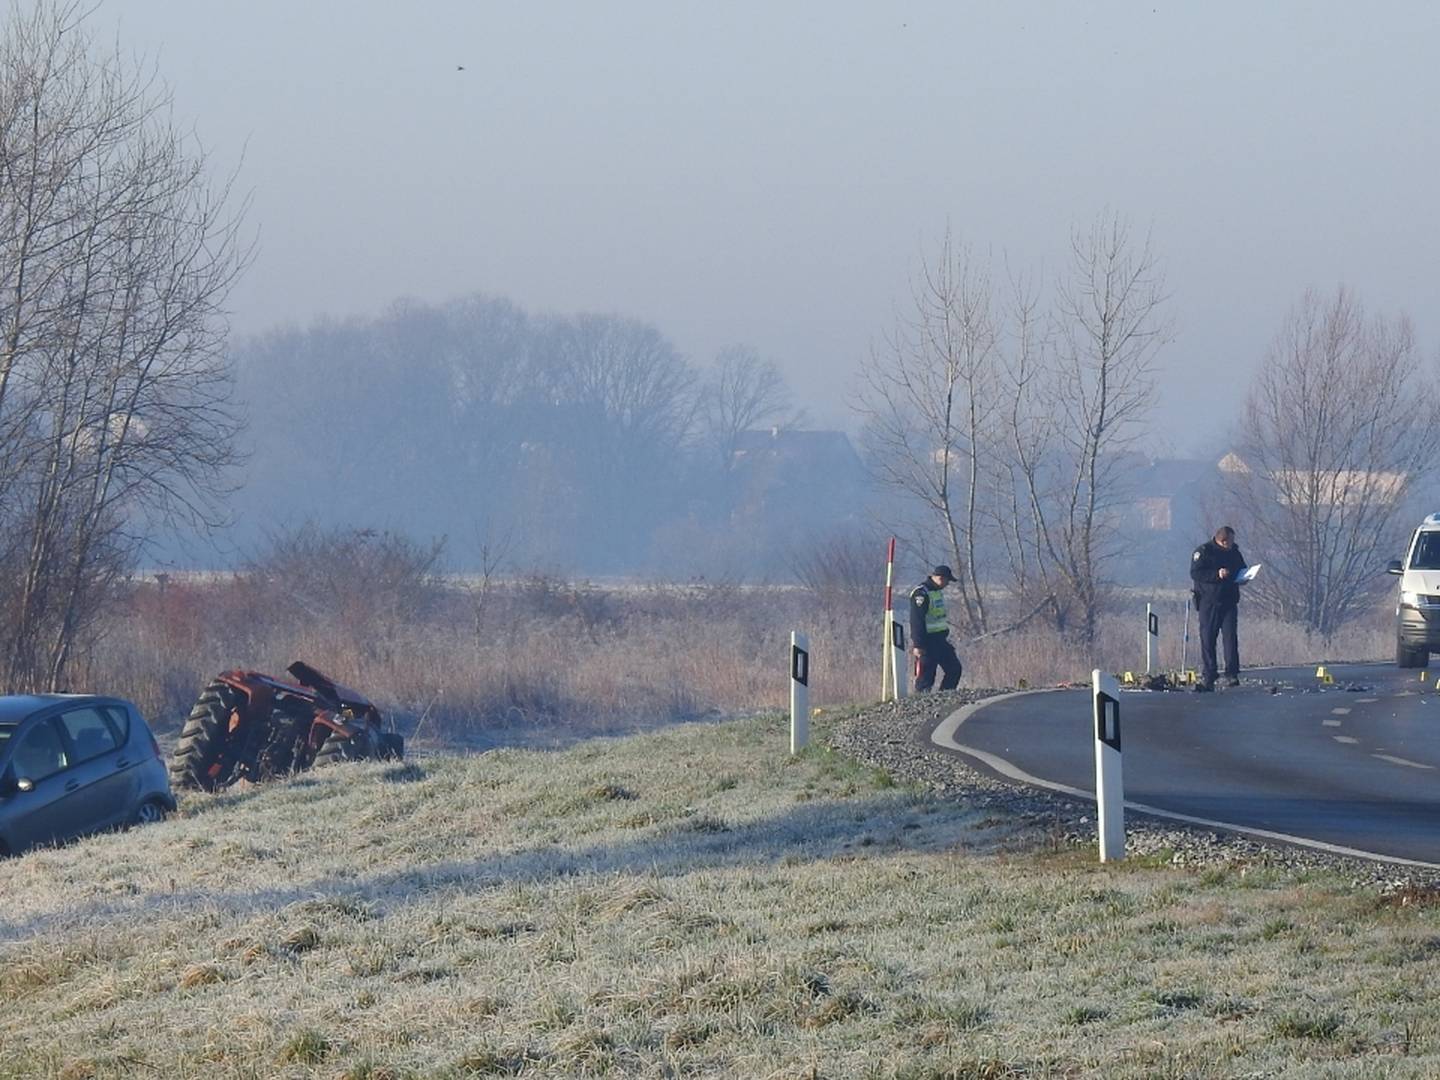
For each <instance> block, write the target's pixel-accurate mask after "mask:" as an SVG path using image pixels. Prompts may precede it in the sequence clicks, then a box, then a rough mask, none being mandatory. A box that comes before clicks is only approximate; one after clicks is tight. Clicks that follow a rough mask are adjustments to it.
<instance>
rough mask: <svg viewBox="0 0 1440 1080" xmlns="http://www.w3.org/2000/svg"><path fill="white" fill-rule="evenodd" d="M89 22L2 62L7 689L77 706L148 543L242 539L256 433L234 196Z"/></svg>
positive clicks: (147, 80) (35, 21)
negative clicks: (100, 641) (248, 445)
mask: <svg viewBox="0 0 1440 1080" xmlns="http://www.w3.org/2000/svg"><path fill="white" fill-rule="evenodd" d="M84 14H85V11H84V9H82V8H81V7H80V6H79V5H77V4H74V3H60V4H50V3H41V4H39V5H38V6H37V8H36V9H35V10H34V11H33V13H31V14H29V15H27V16H21V15H18V14H17V15H15V16H13V17H12V20H11V25H10V26H8V27H7V33H6V37H5V40H4V44H3V46H0V297H3V301H0V507H3V509H0V517H3V522H0V524H3V526H4V528H5V531H6V535H7V537H10V538H12V539H16V540H21V542H20V543H18V544H13V545H12V546H11V547H10V548H9V550H8V551H7V552H6V553H5V554H6V559H5V562H4V565H3V585H0V588H3V589H4V602H5V609H6V616H7V618H6V627H5V631H4V639H5V656H4V660H3V663H4V675H5V682H6V684H7V685H8V686H9V687H11V688H17V687H40V686H52V687H53V686H59V685H61V684H63V682H64V677H65V671H66V667H67V664H68V662H69V660H70V657H71V655H72V651H73V649H74V647H75V644H76V642H77V640H78V638H79V636H80V635H81V634H82V632H83V631H84V630H85V628H86V627H87V625H88V624H89V623H90V622H91V620H92V619H93V617H94V614H95V612H96V610H97V608H98V605H99V604H101V603H102V602H103V600H104V598H105V596H106V594H107V590H108V589H109V588H110V586H111V585H112V584H113V582H114V581H115V580H116V578H117V576H118V575H119V574H120V573H121V572H122V571H123V570H124V569H125V568H126V567H127V566H128V565H129V563H130V561H131V559H132V558H133V556H134V554H135V551H136V550H137V546H138V545H139V544H140V543H141V542H142V538H143V533H144V530H145V528H146V527H147V526H148V525H151V524H153V523H154V522H156V521H158V520H176V519H181V518H183V519H186V520H189V521H191V522H194V523H198V524H202V525H218V524H219V523H220V522H221V521H222V520H223V515H222V514H220V513H219V511H218V508H217V505H216V502H215V496H216V495H217V494H218V493H219V492H221V491H222V490H223V487H224V475H225V470H226V468H227V466H228V465H229V464H230V463H231V460H232V453H231V446H232V439H233V435H234V433H235V431H236V428H237V420H236V418H235V416H234V414H233V413H232V412H231V411H230V408H229V406H228V404H227V402H228V400H229V396H230V395H229V389H230V379H229V369H228V365H227V363H226V360H225V358H224V355H223V345H224V340H225V334H226V323H225V320H224V317H223V305H224V301H225V297H226V296H227V294H228V292H229V289H230V287H231V285H232V284H233V283H234V281H235V279H236V277H237V275H238V274H239V273H240V272H241V270H242V269H243V267H244V265H245V263H246V261H247V254H248V253H247V251H246V250H245V249H244V247H243V245H242V244H241V243H240V242H239V239H238V214H236V213H232V212H231V211H230V210H229V209H227V207H228V205H229V204H230V203H231V199H230V192H229V189H228V186H227V185H221V186H220V187H219V188H212V187H211V186H210V184H209V182H208V181H207V178H206V174H207V171H208V167H207V163H206V158H205V155H204V153H203V152H201V151H199V150H198V149H195V148H194V147H193V146H192V144H191V141H190V140H189V139H187V138H186V137H184V136H182V134H181V133H180V132H178V131H177V130H176V129H175V128H174V127H173V125H172V123H171V121H170V119H169V114H168V108H169V102H168V99H167V98H166V96H165V95H164V94H163V93H162V92H160V91H159V90H157V88H156V83H155V79H154V76H153V75H151V74H149V73H145V72H140V73H135V72H131V71H129V70H128V69H127V68H126V66H125V64H124V62H123V61H122V60H121V59H120V58H119V57H118V56H109V57H102V56H99V55H98V54H97V53H95V51H94V49H93V47H92V41H91V39H90V38H89V36H88V34H87V33H86V32H85V29H84V27H83V16H84Z"/></svg>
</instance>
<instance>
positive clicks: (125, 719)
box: [100, 705, 130, 746]
mask: <svg viewBox="0 0 1440 1080" xmlns="http://www.w3.org/2000/svg"><path fill="white" fill-rule="evenodd" d="M100 711H101V712H103V713H104V714H105V715H106V716H107V717H109V718H110V730H111V731H113V732H114V733H115V742H116V745H118V746H124V745H125V743H126V741H127V740H128V739H129V738H130V710H129V709H122V708H120V707H118V706H115V705H107V706H105V708H103V709H101V710H100Z"/></svg>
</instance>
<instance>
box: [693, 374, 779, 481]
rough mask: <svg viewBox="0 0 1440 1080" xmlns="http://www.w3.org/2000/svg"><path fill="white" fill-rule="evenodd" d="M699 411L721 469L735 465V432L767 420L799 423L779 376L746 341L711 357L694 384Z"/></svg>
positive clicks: (703, 435) (769, 421)
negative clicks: (708, 366) (702, 376)
mask: <svg viewBox="0 0 1440 1080" xmlns="http://www.w3.org/2000/svg"><path fill="white" fill-rule="evenodd" d="M699 414H700V424H701V434H702V437H703V439H704V441H705V443H706V444H708V445H709V446H710V447H711V448H712V449H713V450H714V452H715V454H716V455H717V457H718V459H719V463H720V467H721V468H722V469H724V470H726V471H728V470H729V469H731V468H733V466H734V464H735V450H736V447H737V446H738V444H739V441H740V434H741V432H744V431H749V430H751V429H752V428H755V427H759V426H761V425H765V424H771V423H772V422H773V423H774V424H777V425H779V426H781V427H787V428H788V427H794V426H796V425H797V424H799V423H800V422H802V414H801V413H800V412H798V411H796V410H795V409H793V408H792V405H791V400H790V388H789V387H788V386H787V385H786V383H785V376H783V375H782V374H780V369H779V368H778V367H776V366H775V362H774V361H773V360H765V359H762V358H761V356H760V354H759V353H757V352H756V351H755V350H754V349H752V348H751V347H750V346H748V345H731V346H729V347H727V348H725V349H722V350H721V351H720V354H719V355H718V356H716V357H715V364H714V366H713V367H712V368H711V370H710V371H709V372H708V373H707V374H706V376H705V379H704V381H703V382H702V384H701V386H700V400H699Z"/></svg>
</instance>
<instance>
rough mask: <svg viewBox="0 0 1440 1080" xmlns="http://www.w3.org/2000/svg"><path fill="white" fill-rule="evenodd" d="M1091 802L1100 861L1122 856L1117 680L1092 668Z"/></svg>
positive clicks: (1122, 789)
mask: <svg viewBox="0 0 1440 1080" xmlns="http://www.w3.org/2000/svg"><path fill="white" fill-rule="evenodd" d="M1090 679H1091V683H1092V684H1093V686H1094V706H1095V709H1094V712H1095V806H1096V809H1097V815H1096V816H1097V818H1098V819H1099V830H1100V861H1101V862H1111V861H1117V860H1120V859H1123V858H1125V782H1124V779H1123V777H1122V776H1121V773H1120V684H1119V683H1117V682H1116V681H1115V676H1114V675H1107V674H1106V673H1104V672H1102V671H1101V670H1100V669H1099V668H1096V669H1095V670H1094V671H1093V672H1092V673H1091V676H1090Z"/></svg>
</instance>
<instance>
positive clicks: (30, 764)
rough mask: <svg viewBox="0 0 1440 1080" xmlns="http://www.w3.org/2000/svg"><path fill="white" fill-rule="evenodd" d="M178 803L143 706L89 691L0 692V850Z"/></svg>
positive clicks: (133, 820) (162, 812)
mask: <svg viewBox="0 0 1440 1080" xmlns="http://www.w3.org/2000/svg"><path fill="white" fill-rule="evenodd" d="M174 809H175V796H174V795H173V794H172V793H171V790H170V778H169V776H168V775H167V774H166V771H165V765H164V762H162V761H161V759H160V747H159V745H158V744H157V743H156V742H155V736H154V734H153V733H152V732H151V731H150V726H149V725H148V724H146V723H145V719H144V717H142V716H141V715H140V710H139V709H137V708H135V706H134V705H132V704H130V702H128V701H123V700H121V699H120V698H112V697H97V696H94V695H91V694H33V695H32V694H21V695H15V696H10V697H3V696H0V855H15V854H18V853H20V852H22V851H24V850H25V849H26V848H30V847H34V846H36V845H37V844H58V843H63V842H64V841H66V840H71V839H73V838H75V837H77V836H83V835H85V834H86V833H93V832H100V831H102V830H104V829H117V828H123V827H126V826H129V825H143V824H146V823H147V822H152V821H161V820H163V819H164V818H165V816H166V815H167V814H169V813H170V812H171V811H173V810H174Z"/></svg>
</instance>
